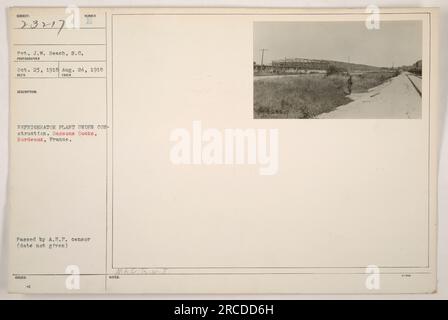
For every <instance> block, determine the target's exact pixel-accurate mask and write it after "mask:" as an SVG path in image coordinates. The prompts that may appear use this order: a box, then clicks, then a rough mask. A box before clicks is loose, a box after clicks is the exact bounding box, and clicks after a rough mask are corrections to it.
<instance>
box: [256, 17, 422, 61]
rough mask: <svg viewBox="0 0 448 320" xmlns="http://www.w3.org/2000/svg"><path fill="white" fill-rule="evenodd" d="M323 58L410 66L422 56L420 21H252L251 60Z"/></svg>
mask: <svg viewBox="0 0 448 320" xmlns="http://www.w3.org/2000/svg"><path fill="white" fill-rule="evenodd" d="M262 48H264V49H267V51H265V53H264V61H263V63H264V64H270V63H271V61H272V60H277V59H284V58H285V57H286V58H308V59H326V60H336V61H343V62H351V63H361V64H367V65H371V66H378V67H391V66H395V67H397V66H402V65H411V64H413V63H415V62H416V61H417V60H420V59H421V57H422V23H421V21H381V23H380V29H377V30H374V29H373V30H369V29H367V28H366V26H365V24H364V21H359V22H357V21H350V22H348V21H340V22H322V21H319V22H255V23H254V52H253V54H254V61H256V62H257V63H260V61H261V51H260V49H262Z"/></svg>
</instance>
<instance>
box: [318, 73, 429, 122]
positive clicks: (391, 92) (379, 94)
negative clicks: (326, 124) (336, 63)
mask: <svg viewBox="0 0 448 320" xmlns="http://www.w3.org/2000/svg"><path fill="white" fill-rule="evenodd" d="M412 77H414V78H415V82H414V81H413V82H414V84H415V85H416V86H418V85H420V88H421V79H420V78H418V77H415V76H412ZM414 78H412V80H414ZM348 97H349V98H350V99H352V100H354V101H353V102H350V103H348V104H346V105H343V106H340V107H338V108H337V109H336V110H334V111H331V112H328V113H323V114H320V115H319V116H317V118H320V119H418V118H420V117H421V97H420V95H419V93H418V91H417V90H416V88H415V87H414V85H413V84H412V82H411V80H410V79H409V78H408V77H407V75H406V74H405V73H402V74H400V75H398V76H397V77H395V78H392V79H390V80H388V81H386V82H385V83H383V84H381V85H379V86H377V87H375V88H372V89H370V90H369V91H368V92H365V93H354V94H351V95H350V96H348Z"/></svg>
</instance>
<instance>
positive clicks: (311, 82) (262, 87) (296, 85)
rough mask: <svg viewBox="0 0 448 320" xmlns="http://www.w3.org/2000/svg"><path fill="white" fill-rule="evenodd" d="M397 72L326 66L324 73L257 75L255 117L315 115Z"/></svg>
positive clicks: (328, 109) (281, 117)
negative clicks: (353, 72) (353, 70)
mask: <svg viewBox="0 0 448 320" xmlns="http://www.w3.org/2000/svg"><path fill="white" fill-rule="evenodd" d="M397 75H398V71H391V70H384V71H375V72H365V73H358V74H353V75H350V74H349V72H348V71H347V70H346V69H345V68H340V67H335V66H329V68H328V69H327V72H326V74H301V75H294V76H280V77H266V78H259V79H257V80H256V81H254V118H256V119H263V118H278V119H287V118H296V119H309V118H314V117H316V116H317V115H319V114H321V113H326V112H330V111H333V110H335V109H336V108H337V107H338V106H341V105H345V104H347V103H349V102H351V101H352V99H350V98H349V95H350V94H351V93H360V92H366V91H367V90H369V89H370V88H373V87H376V86H378V85H380V84H382V83H384V82H385V81H387V80H388V79H390V78H392V77H395V76H397Z"/></svg>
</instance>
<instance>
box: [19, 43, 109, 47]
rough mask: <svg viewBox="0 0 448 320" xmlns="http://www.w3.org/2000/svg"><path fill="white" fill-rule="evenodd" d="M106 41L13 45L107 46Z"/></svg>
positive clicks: (22, 44) (20, 44) (21, 44)
mask: <svg viewBox="0 0 448 320" xmlns="http://www.w3.org/2000/svg"><path fill="white" fill-rule="evenodd" d="M105 45H106V44H105V43H13V46H105Z"/></svg>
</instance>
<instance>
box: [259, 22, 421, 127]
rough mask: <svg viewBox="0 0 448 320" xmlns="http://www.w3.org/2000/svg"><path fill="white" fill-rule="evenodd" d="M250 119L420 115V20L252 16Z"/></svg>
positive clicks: (385, 117) (399, 117)
mask: <svg viewBox="0 0 448 320" xmlns="http://www.w3.org/2000/svg"><path fill="white" fill-rule="evenodd" d="M253 58H254V59H253V60H254V61H253V71H254V96H253V98H254V99H253V100H254V113H253V115H254V118H255V119H421V116H422V98H421V97H422V65H423V63H424V62H422V24H421V22H420V21H412V20H409V21H381V24H379V25H378V27H377V28H368V26H367V25H366V23H365V21H322V22H321V21H317V22H316V21H314V22H289V21H285V22H283V21H279V22H271V21H269V22H255V23H254V47H253Z"/></svg>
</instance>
